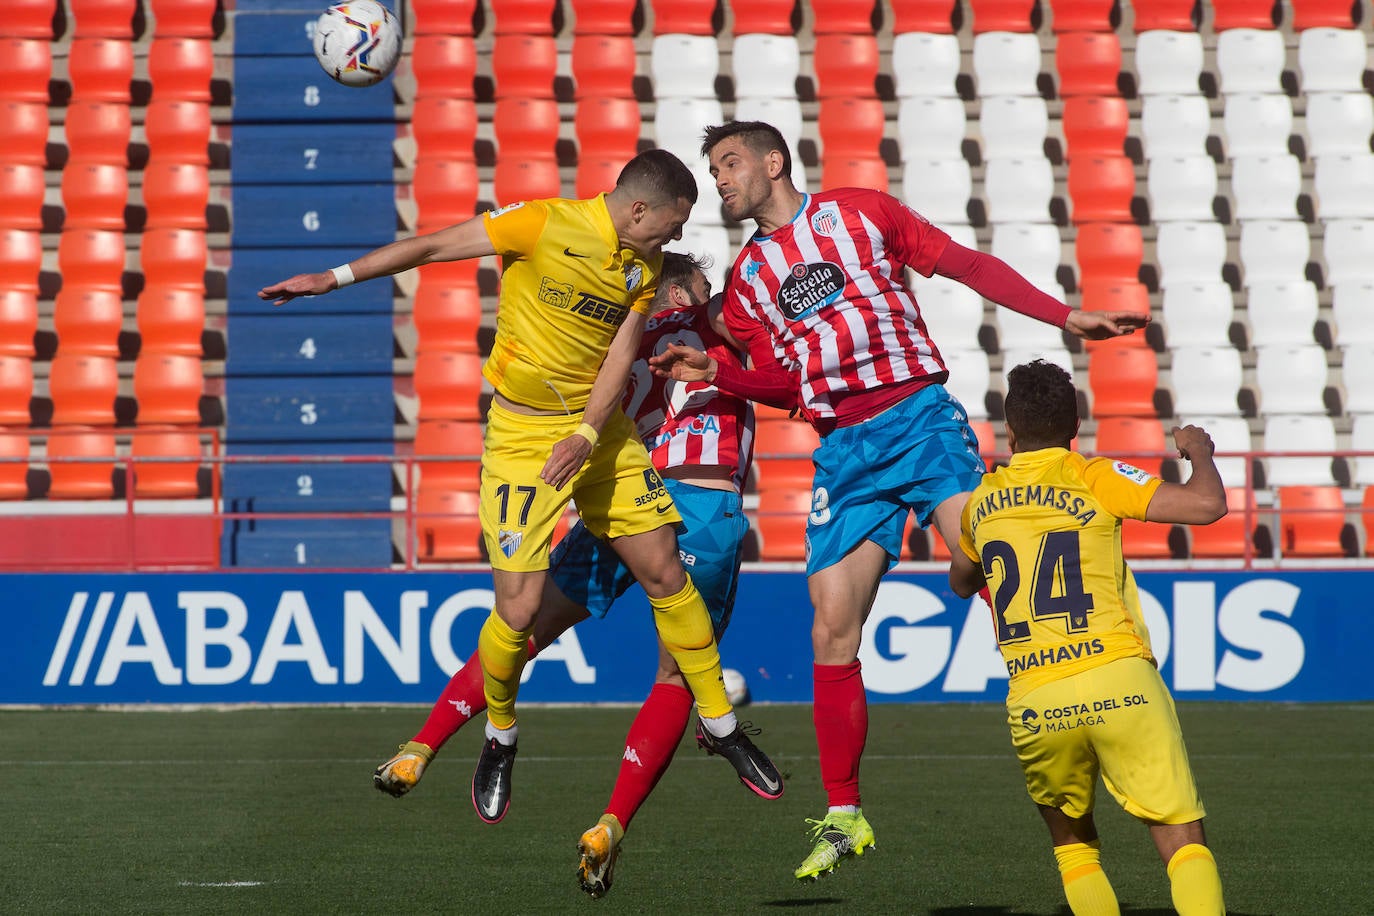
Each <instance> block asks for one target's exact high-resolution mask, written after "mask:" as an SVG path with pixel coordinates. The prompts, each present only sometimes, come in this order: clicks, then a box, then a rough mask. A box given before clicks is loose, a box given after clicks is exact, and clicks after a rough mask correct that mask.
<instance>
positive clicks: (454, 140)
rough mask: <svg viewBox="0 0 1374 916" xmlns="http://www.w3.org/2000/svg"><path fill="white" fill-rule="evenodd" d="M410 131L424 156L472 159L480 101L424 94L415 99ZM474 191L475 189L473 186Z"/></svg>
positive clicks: (420, 153) (416, 147) (416, 146)
mask: <svg viewBox="0 0 1374 916" xmlns="http://www.w3.org/2000/svg"><path fill="white" fill-rule="evenodd" d="M411 111H412V114H411V119H410V130H411V133H412V134H413V135H414V137H415V151H416V154H417V155H418V156H419V157H420V158H421V159H426V158H431V157H438V158H445V159H447V158H454V159H465V160H471V159H473V158H474V156H475V152H474V149H473V143H474V141H476V139H477V103H476V102H475V101H473V100H472V99H455V98H445V97H443V96H425V97H423V98H417V99H416V100H415V106H414V108H413V109H412V110H411ZM474 190H475V189H474Z"/></svg>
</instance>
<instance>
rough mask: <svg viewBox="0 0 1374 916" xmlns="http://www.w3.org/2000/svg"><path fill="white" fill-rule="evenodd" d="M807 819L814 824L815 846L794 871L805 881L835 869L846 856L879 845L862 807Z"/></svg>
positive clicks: (857, 853) (812, 832) (860, 853)
mask: <svg viewBox="0 0 1374 916" xmlns="http://www.w3.org/2000/svg"><path fill="white" fill-rule="evenodd" d="M806 822H807V823H808V824H812V825H814V826H813V827H812V830H811V836H812V838H813V839H815V841H816V847H815V848H814V849H812V850H811V855H809V856H807V857H806V860H805V861H804V862H802V864H801V865H798V866H797V870H796V871H795V872H793V874H794V875H795V876H796V877H797V878H799V879H800V880H802V881H815V880H816V879H817V878H819V877H820V876H821V875H823V874H826V873H828V872H832V871H834V870H835V866H836V865H838V864H839V862H840V860H841V859H843V858H844V857H845V856H851V855H852V856H861V855H863V854H864V850H865V849H867V848H868V847H870V846H874V845H876V840H875V839H874V837H873V828H872V827H870V826H869V825H868V821H867V820H866V819H865V818H864V813H863V810H862V809H860V810H859V811H856V812H855V813H853V814H848V813H846V812H844V811H832V812H830V813H829V814H827V815H826V816H825V817H824V818H822V819H821V820H813V819H811V818H807V819H806Z"/></svg>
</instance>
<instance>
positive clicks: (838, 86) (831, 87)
mask: <svg viewBox="0 0 1374 916" xmlns="http://www.w3.org/2000/svg"><path fill="white" fill-rule="evenodd" d="M812 62H813V64H814V66H815V68H816V84H817V85H816V92H817V94H818V95H819V96H820V98H822V99H826V98H835V97H837V96H838V97H850V98H860V99H867V98H875V97H876V96H877V79H878V39H877V37H876V36H875V35H873V33H872V32H870V33H869V34H867V35H817V36H816V50H815V56H814V57H813V58H812Z"/></svg>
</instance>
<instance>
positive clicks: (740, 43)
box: [730, 24, 801, 98]
mask: <svg viewBox="0 0 1374 916" xmlns="http://www.w3.org/2000/svg"><path fill="white" fill-rule="evenodd" d="M736 31H738V24H736ZM730 60H731V69H732V72H733V73H734V76H735V97H736V98H748V97H758V96H762V97H764V98H789V97H791V96H795V95H796V92H797V76H798V74H799V73H801V48H800V46H799V45H798V44H797V39H795V38H793V37H792V36H791V34H787V35H763V34H737V35H736V37H735V44H734V48H733V50H732V51H731V54H730Z"/></svg>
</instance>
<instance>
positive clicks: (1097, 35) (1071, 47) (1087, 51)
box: [1054, 32, 1121, 98]
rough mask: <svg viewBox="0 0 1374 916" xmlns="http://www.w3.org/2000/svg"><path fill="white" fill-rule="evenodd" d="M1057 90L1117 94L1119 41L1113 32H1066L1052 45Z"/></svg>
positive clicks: (1119, 57)
mask: <svg viewBox="0 0 1374 916" xmlns="http://www.w3.org/2000/svg"><path fill="white" fill-rule="evenodd" d="M1054 65H1055V70H1056V71H1058V77H1059V80H1058V83H1059V94H1060V95H1061V96H1063V97H1065V98H1068V97H1070V96H1075V95H1108V96H1110V95H1117V94H1118V92H1119V91H1120V90H1119V89H1118V88H1117V77H1118V76H1119V75H1120V73H1121V42H1120V41H1119V40H1118V39H1117V37H1116V33H1115V32H1067V33H1065V34H1062V35H1060V36H1059V41H1058V42H1057V43H1056V44H1055V48H1054Z"/></svg>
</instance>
